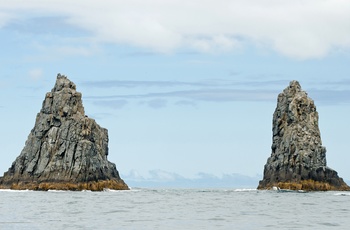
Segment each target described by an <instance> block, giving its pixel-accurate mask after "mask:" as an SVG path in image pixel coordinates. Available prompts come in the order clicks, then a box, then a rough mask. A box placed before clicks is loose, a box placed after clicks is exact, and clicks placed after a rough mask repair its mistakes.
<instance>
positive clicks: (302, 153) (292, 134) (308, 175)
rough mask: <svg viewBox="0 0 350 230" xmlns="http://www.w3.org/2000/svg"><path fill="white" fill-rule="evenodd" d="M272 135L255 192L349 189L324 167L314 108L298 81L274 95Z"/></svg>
mask: <svg viewBox="0 0 350 230" xmlns="http://www.w3.org/2000/svg"><path fill="white" fill-rule="evenodd" d="M272 132H273V141H272V147H271V149H272V153H271V156H270V157H269V158H268V159H267V163H266V164H265V167H264V177H263V180H261V181H260V182H259V186H258V189H270V188H272V187H273V186H278V187H280V188H285V189H293V190H300V189H301V190H315V191H317V190H323V191H325V190H349V187H348V186H347V185H346V183H345V182H344V181H343V179H342V178H340V177H339V176H338V173H337V172H336V171H335V170H333V169H331V168H329V167H327V163H326V148H325V147H323V146H322V141H321V135H320V131H319V127H318V113H317V111H316V106H315V104H314V101H313V100H312V99H310V98H309V97H308V96H307V93H306V92H305V91H303V90H302V89H301V86H300V84H299V82H297V81H292V82H290V84H289V86H288V87H287V88H286V89H284V90H283V92H282V93H280V94H279V95H278V100H277V107H276V110H275V112H274V114H273V127H272Z"/></svg>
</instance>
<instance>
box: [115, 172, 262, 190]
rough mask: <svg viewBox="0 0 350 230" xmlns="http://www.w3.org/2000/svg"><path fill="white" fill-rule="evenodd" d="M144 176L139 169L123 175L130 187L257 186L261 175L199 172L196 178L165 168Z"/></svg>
mask: <svg viewBox="0 0 350 230" xmlns="http://www.w3.org/2000/svg"><path fill="white" fill-rule="evenodd" d="M148 173H149V176H148V177H144V176H142V175H140V174H139V173H138V172H137V171H134V170H133V171H131V172H130V173H129V174H127V175H122V177H123V178H124V180H125V182H126V183H127V184H128V185H129V186H130V187H143V188H159V187H166V188H256V187H257V186H258V184H259V180H260V179H261V178H262V176H261V175H257V176H255V177H249V176H245V175H241V174H237V173H233V174H223V175H222V176H221V177H218V176H215V175H213V174H208V173H203V172H201V173H198V174H197V175H196V177H195V178H186V177H183V176H181V175H179V174H177V173H172V172H167V171H164V170H151V171H149V172H148Z"/></svg>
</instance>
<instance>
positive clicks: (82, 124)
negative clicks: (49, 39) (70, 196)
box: [0, 74, 128, 191]
mask: <svg viewBox="0 0 350 230" xmlns="http://www.w3.org/2000/svg"><path fill="white" fill-rule="evenodd" d="M81 97H82V95H81V93H79V92H77V91H76V86H75V84H74V83H73V82H71V81H70V80H69V79H68V78H67V77H66V76H63V75H60V74H58V75H57V80H56V84H55V86H54V88H53V89H52V90H51V92H49V93H47V94H46V97H45V100H44V102H43V105H42V109H41V111H40V112H39V113H38V114H37V117H36V121H35V126H34V128H33V129H32V130H31V132H30V134H29V136H28V139H27V141H26V143H25V146H24V148H23V150H22V152H21V154H20V155H19V156H18V157H17V159H16V160H15V161H14V162H13V164H12V166H11V168H9V170H8V171H7V172H5V173H4V176H3V177H0V188H11V189H33V190H48V189H59V190H84V189H86V190H93V191H101V190H103V189H105V188H109V189H128V186H127V185H126V184H125V183H124V181H123V180H122V179H121V178H120V176H119V173H118V171H117V169H116V166H115V164H113V163H111V162H109V161H108V160H107V155H108V131H107V129H105V128H101V127H100V126H99V125H98V124H97V123H96V122H95V120H93V119H91V118H88V117H87V116H86V115H85V112H84V107H83V104H82V99H81Z"/></svg>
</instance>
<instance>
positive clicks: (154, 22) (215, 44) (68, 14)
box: [0, 0, 350, 59]
mask: <svg viewBox="0 0 350 230" xmlns="http://www.w3.org/2000/svg"><path fill="white" fill-rule="evenodd" d="M2 2H4V0H3V1H2ZM51 14H52V15H54V16H55V17H57V15H59V16H64V17H62V20H65V23H67V24H70V25H72V26H75V27H78V28H81V29H83V30H85V31H90V32H91V34H92V35H91V36H92V37H93V40H94V42H108V43H118V44H120V43H122V44H128V45H132V46H137V47H143V48H146V49H149V50H153V51H156V52H165V53H168V52H173V51H176V50H178V49H183V48H189V49H193V50H198V51H201V52H228V51H232V50H235V49H237V48H241V47H244V46H246V45H247V44H254V45H255V46H257V47H263V48H264V49H268V50H275V51H276V52H278V53H280V54H282V55H285V56H288V57H292V58H297V59H307V58H320V57H323V56H326V55H327V54H329V53H331V52H332V51H338V50H349V48H350V2H349V1H347V0H337V1H334V0H308V1H288V0H217V1H209V0H193V1H187V2H186V1H180V0H171V1H158V0H149V1H143V0H127V1H126V0H119V1H118V0H103V1H98V2H97V1H83V0H76V1H74V2H72V1H67V0H60V1H58V0H51V1H50V2H46V1H41V0H28V1H24V2H23V1H19V0H12V1H6V4H5V3H4V4H1V6H0V27H3V26H4V25H6V24H8V23H9V22H10V21H11V18H17V20H18V19H23V20H25V19H26V18H30V17H34V16H38V15H40V16H42V15H44V16H47V15H51Z"/></svg>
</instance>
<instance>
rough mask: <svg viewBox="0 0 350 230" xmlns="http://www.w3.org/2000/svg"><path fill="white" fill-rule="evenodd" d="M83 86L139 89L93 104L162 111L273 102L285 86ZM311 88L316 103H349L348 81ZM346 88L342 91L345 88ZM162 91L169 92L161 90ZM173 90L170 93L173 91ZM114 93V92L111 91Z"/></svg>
mask: <svg viewBox="0 0 350 230" xmlns="http://www.w3.org/2000/svg"><path fill="white" fill-rule="evenodd" d="M85 85H86V86H89V87H97V88H110V87H121V88H138V92H141V93H127V94H117V95H116V94H113V95H105V96H92V95H90V96H87V97H86V98H87V99H89V100H94V101H96V102H95V104H97V105H103V106H108V107H111V108H116V106H117V105H119V104H118V103H116V102H122V103H121V106H118V108H122V107H123V106H125V105H126V104H128V102H131V101H139V103H140V104H143V105H147V106H149V107H151V108H154V109H159V108H164V107H166V106H167V105H169V104H170V101H173V103H172V104H173V105H176V106H184V105H186V106H193V107H196V106H197V103H198V102H275V101H276V99H277V96H278V94H279V93H281V92H282V90H283V89H284V88H285V87H286V86H287V85H288V81H285V80H271V81H245V82H244V81H240V82H235V81H228V80H216V81H214V80H212V81H203V82H180V81H179V82H177V81H149V82H148V81H122V80H119V81H98V82H97V83H96V84H95V83H94V82H86V83H85ZM312 85H313V87H314V88H311V89H304V90H306V91H307V92H308V93H309V95H311V96H310V97H311V98H312V99H314V100H315V101H316V104H325V105H336V104H348V103H350V101H349V100H348V98H350V90H349V89H348V87H347V86H349V85H350V82H349V81H348V80H344V81H334V82H330V81H328V82H317V83H314V84H312ZM148 87H154V88H153V90H152V91H151V92H147V91H149V90H146V92H144V93H142V92H143V90H142V89H145V88H148ZM344 87H345V89H342V88H344ZM164 88H166V89H168V90H164ZM173 88H175V89H174V90H170V89H173ZM111 92H114V91H111Z"/></svg>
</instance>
